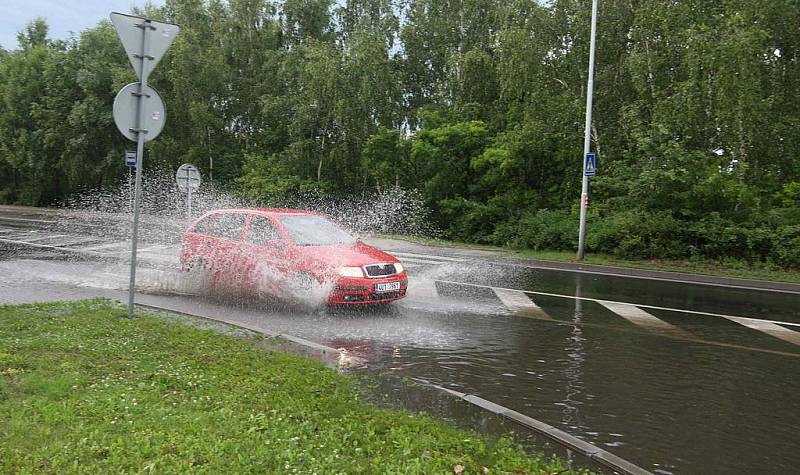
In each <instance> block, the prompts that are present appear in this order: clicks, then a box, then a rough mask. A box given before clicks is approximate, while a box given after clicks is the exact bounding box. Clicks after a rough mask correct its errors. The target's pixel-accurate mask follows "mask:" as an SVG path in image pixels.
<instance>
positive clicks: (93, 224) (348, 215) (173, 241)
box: [64, 169, 438, 307]
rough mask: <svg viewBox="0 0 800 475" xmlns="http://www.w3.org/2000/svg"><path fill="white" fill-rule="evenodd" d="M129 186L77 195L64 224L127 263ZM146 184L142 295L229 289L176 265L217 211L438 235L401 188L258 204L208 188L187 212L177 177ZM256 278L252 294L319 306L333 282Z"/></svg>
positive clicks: (152, 177)
mask: <svg viewBox="0 0 800 475" xmlns="http://www.w3.org/2000/svg"><path fill="white" fill-rule="evenodd" d="M131 185H132V183H129V182H127V181H125V182H123V183H121V184H120V186H118V187H117V188H116V189H110V190H93V191H89V192H85V193H80V194H77V195H75V196H72V197H71V198H70V199H68V200H67V201H66V202H65V203H64V208H65V209H66V210H68V211H69V216H70V217H71V218H72V219H68V220H66V222H65V225H67V226H69V225H72V227H73V229H72V231H73V232H80V233H84V234H86V233H88V234H91V235H92V236H96V237H98V238H102V239H106V240H108V241H113V242H117V243H119V249H118V254H119V257H120V258H121V259H123V260H124V259H127V253H129V246H130V232H131V221H132V209H133V200H132V197H133V187H132V186H131ZM142 185H143V186H142V200H141V203H140V228H139V236H140V244H139V248H140V253H139V259H138V265H139V269H140V270H139V271H137V274H138V276H139V278H138V279H137V287H141V290H144V291H153V292H175V293H197V294H205V293H207V292H208V290H222V291H223V292H225V291H227V290H230V289H219V288H216V287H218V286H216V285H215V282H214V278H213V275H212V271H211V269H207V268H203V269H187V268H182V269H181V264H180V263H179V262H178V259H177V256H178V254H179V252H180V245H181V242H180V238H181V235H182V234H183V232H184V231H185V230H186V229H187V227H188V226H189V225H190V224H191V223H192V222H193V221H194V220H195V219H197V218H198V217H199V216H201V215H202V214H204V213H206V212H208V211H211V210H216V209H222V208H261V207H267V206H268V207H275V208H293V209H304V210H309V211H316V212H320V213H322V214H324V215H327V216H329V217H330V218H332V219H333V220H334V221H336V222H338V223H339V224H340V225H342V227H344V228H345V229H347V230H348V231H350V232H351V233H353V234H356V235H369V234H374V233H388V234H414V235H428V236H431V235H437V234H438V232H437V230H436V229H435V228H434V227H433V226H431V225H430V224H429V223H430V221H429V220H428V212H427V209H426V207H425V206H424V202H423V199H422V196H421V194H420V193H418V192H416V191H408V190H403V189H400V188H391V189H385V190H376V191H375V192H373V193H362V194H359V195H355V196H354V195H350V196H342V195H339V196H322V195H319V194H293V195H285V196H281V197H274V196H273V197H270V198H269V199H268V200H264V201H263V202H258V201H255V200H250V199H245V198H243V197H241V196H239V195H237V194H234V193H230V192H226V191H224V190H220V189H217V188H214V187H212V186H209V185H208V184H207V183H204V184H203V185H202V186H201V187H200V189H198V190H196V191H194V192H193V193H192V198H191V203H192V207H191V214H189V211H188V206H187V205H188V196H187V194H186V193H184V192H181V191H179V190H178V187H177V184H176V183H175V178H174V172H171V171H168V170H158V169H156V170H150V171H148V172H147V173H145V174H144V176H143V180H142ZM235 231H236V230H234V229H232V230H231V232H232V233H235ZM141 269H144V271H142V270H141ZM179 270H180V271H181V272H179ZM253 280H254V282H255V289H253V290H254V291H253V292H252V294H253V296H258V297H268V298H273V297H279V298H281V299H283V300H285V301H286V302H289V303H292V304H298V303H300V304H302V305H305V306H312V307H315V306H318V305H321V304H323V303H324V302H325V301H326V298H327V295H329V293H330V292H331V290H332V289H333V286H334V282H335V276H331V275H322V276H320V275H317V276H314V277H313V278H309V276H304V275H292V276H290V278H287V277H286V276H285V275H282V274H280V273H278V272H277V271H276V270H275V269H273V268H272V267H270V266H267V265H259V266H258V268H257V269H256V275H255V278H254V279H253Z"/></svg>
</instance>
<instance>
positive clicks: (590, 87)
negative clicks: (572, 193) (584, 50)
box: [578, 0, 597, 260]
mask: <svg viewBox="0 0 800 475" xmlns="http://www.w3.org/2000/svg"><path fill="white" fill-rule="evenodd" d="M591 35H592V39H591V43H590V46H589V80H588V82H587V85H586V125H585V127H584V131H583V158H582V159H581V175H582V177H583V181H582V183H581V222H580V226H579V228H578V260H583V258H584V247H585V245H586V208H587V207H588V206H589V200H588V198H589V177H588V176H587V175H586V173H585V169H586V154H587V153H589V152H590V151H591V146H592V100H593V96H594V50H595V42H596V41H595V38H596V36H597V0H592V33H591Z"/></svg>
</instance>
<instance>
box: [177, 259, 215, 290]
mask: <svg viewBox="0 0 800 475" xmlns="http://www.w3.org/2000/svg"><path fill="white" fill-rule="evenodd" d="M183 271H184V273H185V274H186V279H185V283H186V286H187V290H188V291H190V292H191V291H192V290H194V291H202V290H212V288H211V287H212V285H211V284H212V283H213V282H214V279H213V278H212V273H211V266H210V265H208V262H207V261H206V260H205V259H204V258H202V257H195V258H193V259H192V260H191V261H190V262H189V264H187V265H186V267H185V268H184V269H183Z"/></svg>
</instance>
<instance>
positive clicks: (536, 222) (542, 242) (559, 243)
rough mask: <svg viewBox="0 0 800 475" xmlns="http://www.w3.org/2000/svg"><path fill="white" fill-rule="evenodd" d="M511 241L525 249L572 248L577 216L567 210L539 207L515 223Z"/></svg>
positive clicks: (576, 229) (576, 234)
mask: <svg viewBox="0 0 800 475" xmlns="http://www.w3.org/2000/svg"><path fill="white" fill-rule="evenodd" d="M511 242H512V243H513V245H514V246H516V247H521V248H526V249H535V250H540V249H548V250H557V251H562V250H574V249H575V248H576V247H577V245H578V218H577V216H573V215H572V214H570V213H569V212H567V211H559V210H555V211H553V210H549V209H540V210H538V211H536V213H534V214H528V215H526V216H524V217H523V218H522V219H520V220H519V221H518V222H517V223H516V237H515V239H513V240H512V241H511Z"/></svg>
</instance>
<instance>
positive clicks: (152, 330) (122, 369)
mask: <svg viewBox="0 0 800 475" xmlns="http://www.w3.org/2000/svg"><path fill="white" fill-rule="evenodd" d="M122 314H124V309H123V308H122V307H120V306H118V305H116V304H114V303H112V302H110V301H107V300H92V301H81V302H72V303H52V304H38V305H21V306H0V422H1V423H0V472H3V473H18V472H58V473H61V472H71V471H72V472H78V471H80V472H89V473H92V472H104V473H107V472H140V471H143V470H145V471H150V472H152V471H158V472H189V471H192V472H193V471H205V472H209V473H242V472H260V473H314V472H316V473H462V472H463V473H504V472H510V473H570V472H569V471H566V470H565V469H566V463H565V462H564V461H562V460H559V459H556V458H551V457H545V456H544V455H538V456H537V455H531V454H530V453H526V452H525V451H523V450H522V449H521V448H520V447H519V446H518V445H516V444H515V443H514V442H513V441H512V440H511V439H510V438H499V439H490V438H487V437H485V436H482V435H480V434H477V433H474V432H469V431H463V430H459V429H456V428H454V427H452V426H450V425H448V424H447V423H445V422H443V421H439V420H436V419H434V418H432V417H430V416H428V415H424V414H414V413H410V412H405V411H393V410H387V409H381V408H378V407H376V406H374V405H372V404H370V403H367V402H364V401H362V400H360V399H359V397H358V390H357V389H358V388H357V385H356V383H355V381H354V380H353V379H351V378H350V377H347V376H344V375H341V374H338V373H337V372H336V371H334V370H332V369H330V368H327V367H325V366H324V365H323V364H322V363H320V362H316V361H313V360H309V359H306V358H303V357H300V356H296V355H290V354H284V353H279V352H273V351H269V350H266V349H264V348H263V347H262V345H258V344H253V343H257V342H256V341H254V340H253V339H252V338H250V337H241V335H240V337H237V336H235V335H226V334H222V333H220V332H219V331H217V330H213V329H201V328H197V327H195V326H192V325H188V324H185V323H182V322H180V321H178V320H173V321H167V320H164V319H163V318H158V317H156V316H152V315H142V316H138V317H137V318H134V319H126V318H121V317H120V315H122ZM572 473H574V472H572Z"/></svg>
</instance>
